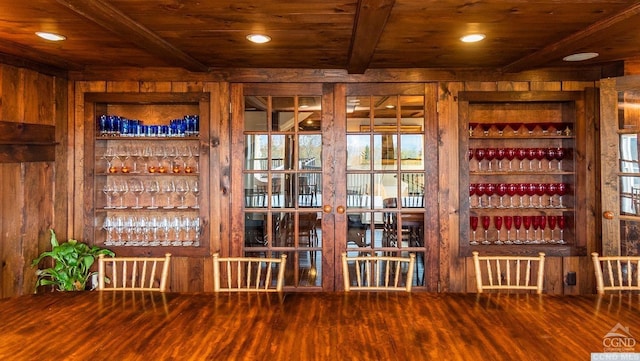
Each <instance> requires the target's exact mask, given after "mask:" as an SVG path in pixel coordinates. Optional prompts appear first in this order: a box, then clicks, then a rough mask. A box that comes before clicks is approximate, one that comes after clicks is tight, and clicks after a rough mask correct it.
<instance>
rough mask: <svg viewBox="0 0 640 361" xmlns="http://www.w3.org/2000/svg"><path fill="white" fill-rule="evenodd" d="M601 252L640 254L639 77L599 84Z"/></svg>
mask: <svg viewBox="0 0 640 361" xmlns="http://www.w3.org/2000/svg"><path fill="white" fill-rule="evenodd" d="M600 124H601V125H600V137H601V142H600V144H601V164H602V170H601V171H602V210H603V213H602V251H601V253H602V254H604V255H606V256H610V255H623V256H638V255H640V149H639V147H638V138H639V136H640V76H626V77H620V78H610V79H602V80H601V81H600Z"/></svg>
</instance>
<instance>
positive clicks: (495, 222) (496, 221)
mask: <svg viewBox="0 0 640 361" xmlns="http://www.w3.org/2000/svg"><path fill="white" fill-rule="evenodd" d="M493 225H494V226H495V227H496V233H497V236H496V237H497V238H496V241H495V244H504V243H503V242H502V240H501V239H500V230H501V229H502V216H495V217H493Z"/></svg>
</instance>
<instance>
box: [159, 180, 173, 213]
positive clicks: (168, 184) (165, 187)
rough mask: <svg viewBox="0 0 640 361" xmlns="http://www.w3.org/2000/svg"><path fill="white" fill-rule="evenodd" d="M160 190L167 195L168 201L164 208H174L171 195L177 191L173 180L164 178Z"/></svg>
mask: <svg viewBox="0 0 640 361" xmlns="http://www.w3.org/2000/svg"><path fill="white" fill-rule="evenodd" d="M160 191H161V192H162V193H163V194H164V195H165V197H166V203H165V205H164V206H163V207H162V208H164V209H172V208H173V204H172V203H171V195H172V194H173V193H174V192H175V191H176V186H175V184H174V183H173V181H172V180H164V181H162V186H161V188H160Z"/></svg>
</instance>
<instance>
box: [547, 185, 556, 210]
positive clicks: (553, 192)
mask: <svg viewBox="0 0 640 361" xmlns="http://www.w3.org/2000/svg"><path fill="white" fill-rule="evenodd" d="M557 192H558V185H557V184H556V183H549V184H547V195H548V196H549V208H555V206H554V205H553V196H554V195H556V193H557Z"/></svg>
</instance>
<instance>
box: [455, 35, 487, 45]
mask: <svg viewBox="0 0 640 361" xmlns="http://www.w3.org/2000/svg"><path fill="white" fill-rule="evenodd" d="M484 38H486V35H484V34H469V35H465V36H463V37H461V38H460V41H462V42H464V43H475V42H478V41H480V40H484Z"/></svg>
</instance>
